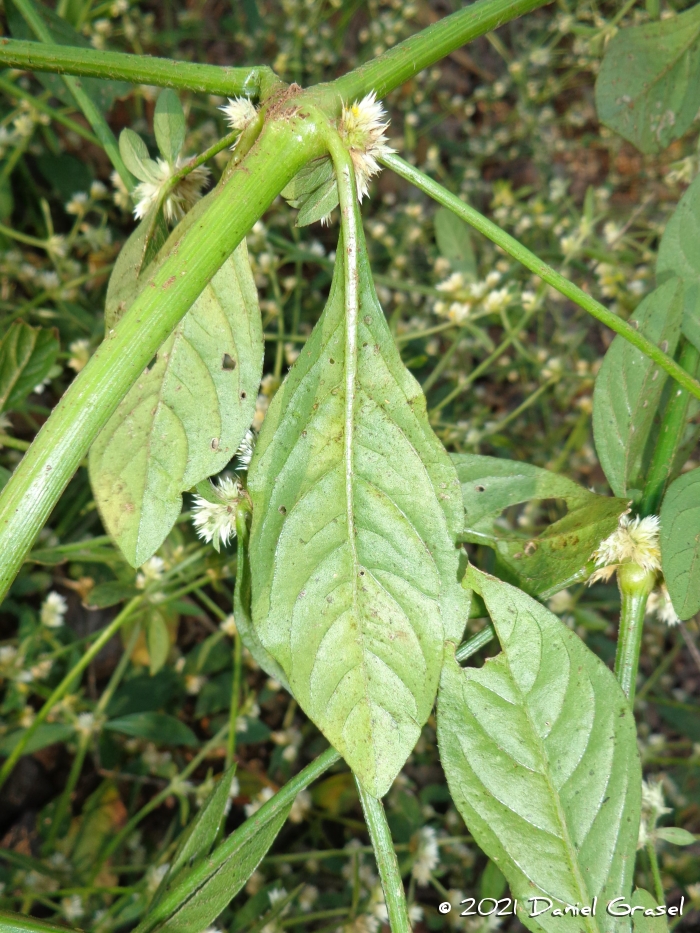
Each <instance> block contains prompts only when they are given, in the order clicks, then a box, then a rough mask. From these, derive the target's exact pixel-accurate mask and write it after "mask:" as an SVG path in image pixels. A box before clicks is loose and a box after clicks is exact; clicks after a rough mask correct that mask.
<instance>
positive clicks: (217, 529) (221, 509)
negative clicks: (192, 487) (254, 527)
mask: <svg viewBox="0 0 700 933" xmlns="http://www.w3.org/2000/svg"><path fill="white" fill-rule="evenodd" d="M209 485H210V487H211V497H212V498H211V500H210V499H205V498H204V496H195V497H194V509H193V510H192V524H193V525H194V527H195V528H196V530H197V534H198V535H199V537H200V538H202V539H203V540H204V541H206V542H211V543H212V544H213V545H214V547H215V548H216V550H217V551H218V550H219V548H220V546H221V545H222V544H228V543H229V541H230V540H231V538H235V537H236V509H237V508H238V503H239V501H240V499H241V495H242V492H243V490H242V488H241V484H240V483H239V482H238V477H237V476H234V477H233V478H231V477H229V476H225V477H223V478H222V479H220V480H219V482H218V484H217V485H214V483H210V484H209Z"/></svg>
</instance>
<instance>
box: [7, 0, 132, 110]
mask: <svg viewBox="0 0 700 933" xmlns="http://www.w3.org/2000/svg"><path fill="white" fill-rule="evenodd" d="M32 5H33V7H34V9H35V10H36V12H37V13H38V14H39V16H40V17H41V18H42V19H43V20H44V22H45V23H46V25H47V26H48V27H49V29H50V31H51V35H52V37H53V40H54V42H55V43H56V44H57V45H73V46H76V45H77V46H79V47H80V48H84V49H87V48H91V45H90V42H89V40H88V39H86V38H85V37H84V36H81V35H80V33H78V32H76V31H75V29H73V27H72V26H71V25H70V24H69V23H67V22H66V20H65V19H62V18H61V17H60V16H58V15H57V14H56V13H54V11H53V10H51V9H49V7H47V6H44V5H43V4H42V3H37V2H34V3H33V4H32ZM4 10H5V15H6V17H7V23H8V26H9V27H10V33H11V34H12V35H13V36H14V37H15V39H28V40H29V41H30V42H34V41H36V36H35V35H34V33H33V31H32V30H31V29H30V28H29V26H28V25H27V24H26V23H25V21H24V19H23V17H22V16H21V14H20V13H19V11H18V10H17V8H16V7H15V5H14V4H13V3H12V2H11V0H7V2H6V3H5V4H4ZM36 77H37V79H38V80H39V81H40V82H41V84H43V85H44V87H45V88H47V89H48V90H49V91H51V93H52V94H53V96H54V97H57V98H58V99H59V100H60V101H62V102H63V103H64V104H66V105H67V106H69V107H74V106H75V100H74V99H73V95H72V94H71V93H70V91H69V90H68V88H67V87H66V85H65V83H64V81H63V79H62V78H61V77H60V76H59V75H52V74H45V73H43V72H37V75H36ZM80 84H81V87H82V88H83V90H84V91H85V93H86V94H87V95H88V96H89V97H91V98H92V100H93V101H94V102H95V104H97V106H98V107H99V109H100V110H101V111H102V112H103V113H106V112H107V111H108V110H110V108H111V107H112V104H113V103H114V101H115V100H116V99H117V98H119V97H126V96H127V94H130V93H131V91H132V86H131V84H128V83H127V82H126V81H111V80H110V81H104V80H102V79H101V78H81V79H80Z"/></svg>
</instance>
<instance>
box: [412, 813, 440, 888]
mask: <svg viewBox="0 0 700 933" xmlns="http://www.w3.org/2000/svg"><path fill="white" fill-rule="evenodd" d="M413 839H414V840H415V843H414V844H415V845H416V860H415V862H414V863H413V868H412V869H411V874H412V875H413V877H414V878H415V879H416V881H417V882H418V884H424V885H425V884H429V883H430V875H431V874H432V872H433V871H434V870H435V869H436V868H437V866H438V862H439V852H438V846H437V834H436V832H435V830H434V829H433V828H432V826H424V827H423V829H419V830H418V832H417V833H416V834H415V835H414V837H413Z"/></svg>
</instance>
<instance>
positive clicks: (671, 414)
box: [639, 341, 700, 515]
mask: <svg viewBox="0 0 700 933" xmlns="http://www.w3.org/2000/svg"><path fill="white" fill-rule="evenodd" d="M678 362H679V364H680V365H681V366H682V367H683V369H685V370H686V371H687V372H688V373H690V375H691V376H694V375H696V374H697V371H698V362H700V353H698V351H697V350H696V349H695V347H694V346H693V344H692V343H690V341H684V342H683V346H682V349H681V353H680V357H679V360H678ZM689 404H690V394H689V393H688V392H687V391H686V390H685V389H678V388H675V387H674V389H673V394H672V395H671V398H670V399H669V401H668V405H667V406H666V411H665V412H664V415H663V420H662V422H661V430H660V432H659V435H658V437H657V440H656V446H655V448H654V454H653V457H652V460H651V466H650V467H649V474H648V476H647V481H646V483H645V484H644V495H643V496H642V501H641V504H640V506H639V511H640V514H641V515H655V514H657V513H658V510H659V506H660V504H661V500H662V498H663V495H664V492H665V491H666V486H667V485H668V481H669V479H670V478H671V474H672V472H673V466H674V463H675V460H676V452H677V450H678V447H679V445H680V443H681V441H682V440H683V432H684V431H685V427H686V423H687V419H688V405H689Z"/></svg>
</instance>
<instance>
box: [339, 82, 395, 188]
mask: <svg viewBox="0 0 700 933" xmlns="http://www.w3.org/2000/svg"><path fill="white" fill-rule="evenodd" d="M388 126H389V121H388V120H387V119H386V111H385V110H384V108H383V107H382V105H381V103H380V102H379V101H378V100H377V99H376V95H375V93H374V91H372V92H371V93H370V94H367V96H366V97H363V98H362V100H361V101H355V103H354V104H351V105H350V106H349V107H346V106H343V112H342V115H341V118H340V126H339V128H338V129H339V132H340V136H341V138H342V140H343V142H344V143H345V145H346V146H347V147H348V149H349V151H350V157H351V158H352V162H353V165H354V167H355V176H356V181H357V197H358V199H359V200H360V201H362V198H363V197H365V196H366V195H367V194H369V180H370V178H372V176H373V175H376V174H377V173H378V172H380V171H381V167H380V165H379V162H378V161H377V160H378V159H380V158H381V157H382V156H385V155H389V154H390V153H392V152H393V151H394V150H393V149H391V148H390V147H389V146H388V145H387V142H388V140H387V137H386V135H385V133H384V131H385V130H386V129H387V127H388Z"/></svg>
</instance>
